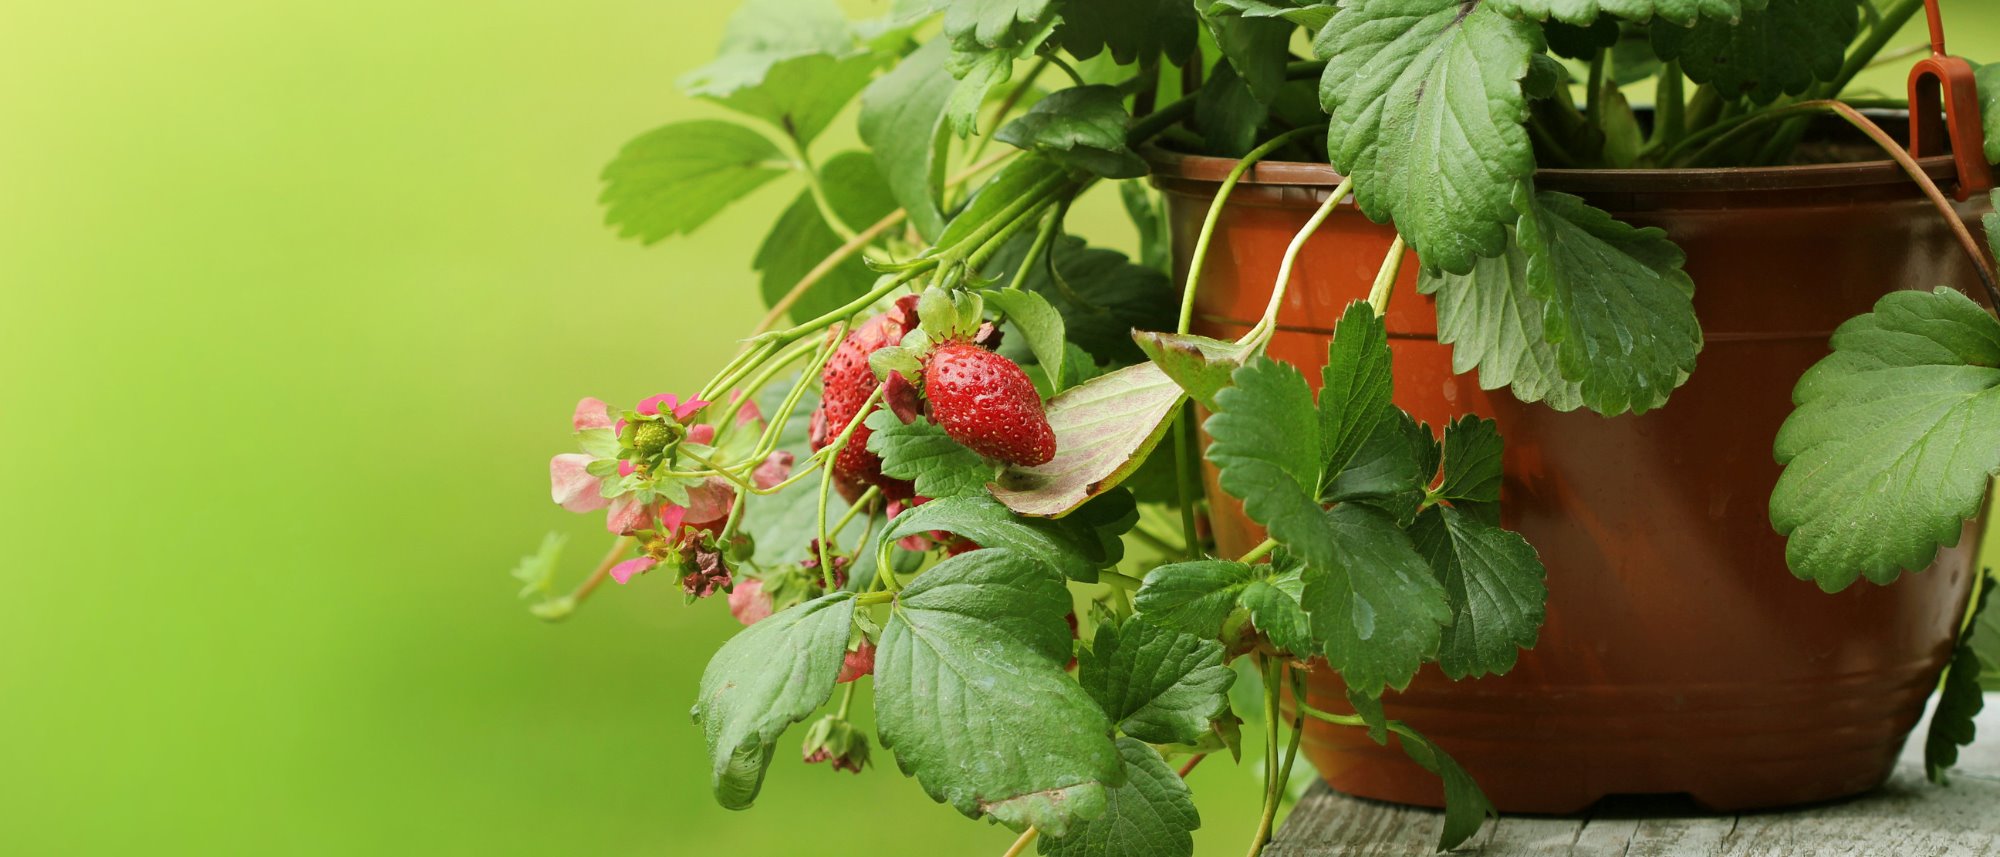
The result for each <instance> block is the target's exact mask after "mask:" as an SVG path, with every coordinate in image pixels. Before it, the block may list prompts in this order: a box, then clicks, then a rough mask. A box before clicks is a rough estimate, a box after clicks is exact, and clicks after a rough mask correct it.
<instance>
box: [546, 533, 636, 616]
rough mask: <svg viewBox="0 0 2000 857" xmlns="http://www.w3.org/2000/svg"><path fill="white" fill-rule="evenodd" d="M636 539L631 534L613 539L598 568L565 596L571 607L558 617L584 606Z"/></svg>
mask: <svg viewBox="0 0 2000 857" xmlns="http://www.w3.org/2000/svg"><path fill="white" fill-rule="evenodd" d="M634 541H636V539H634V538H632V537H631V536H619V537H618V538H617V540H615V541H613V542H612V543H611V549H610V550H608V551H605V552H604V559H603V560H601V561H599V562H598V563H597V568H595V569H593V570H592V571H591V572H590V576H589V577H586V578H584V579H583V582H582V583H579V584H577V585H576V590H575V591H573V592H571V593H570V594H569V595H567V596H565V597H564V598H563V600H564V601H567V602H568V608H569V609H568V610H565V611H563V612H562V613H561V614H559V615H558V616H557V618H563V617H567V616H568V615H569V612H570V611H572V610H575V609H576V608H578V607H581V606H583V602H584V601H586V600H589V598H590V593H592V592H596V591H597V587H599V586H602V585H603V584H604V578H606V577H609V576H611V567H612V566H614V565H617V564H618V560H619V558H621V557H623V556H625V552H626V551H629V550H631V549H632V543H633V542H634Z"/></svg>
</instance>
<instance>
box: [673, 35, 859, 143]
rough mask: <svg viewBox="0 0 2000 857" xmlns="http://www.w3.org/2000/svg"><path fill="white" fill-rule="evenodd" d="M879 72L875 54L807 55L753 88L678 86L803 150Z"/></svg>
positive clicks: (774, 68)
mask: <svg viewBox="0 0 2000 857" xmlns="http://www.w3.org/2000/svg"><path fill="white" fill-rule="evenodd" d="M881 66H882V57H880V56H877V55H875V54H868V53H859V54H848V55H845V56H836V55H833V54H817V53H816V54H806V55H804V56H796V57H791V58H788V59H782V60H779V61H777V62H775V63H773V64H772V65H771V66H770V67H769V68H768V69H767V70H766V71H765V73H764V75H763V79H762V80H760V81H759V82H758V83H757V84H756V85H754V86H730V85H727V84H719V83H717V82H714V81H710V80H705V79H702V78H699V77H697V78H694V79H691V80H684V81H683V82H682V86H683V87H684V88H686V89H687V90H688V92H689V94H691V95H696V96H700V97H702V98H705V99H707V100H709V101H713V102H715V103H717V104H720V105H722V106H724V107H727V108H729V109H731V110H734V111H737V112H738V113H743V114H746V115H749V116H755V117H757V118H759V119H762V120H764V121H766V122H769V123H771V124H772V125H774V126H776V127H777V128H778V130H780V131H782V132H784V133H785V134H786V135H787V136H790V137H791V138H792V139H794V140H797V141H798V143H799V145H800V146H806V145H810V144H811V143H812V141H813V140H814V139H815V138H817V137H818V136H819V134H820V132H821V131H824V130H826V126H828V125H829V124H832V122H833V118H834V117H835V116H837V115H839V114H840V111H841V110H843V109H845V108H846V107H847V105H848V102H851V101H853V100H854V96H856V95H859V94H860V93H861V90H862V88H863V87H866V86H867V85H868V82H869V80H870V79H872V78H873V77H874V76H875V70H876V69H878V68H880V67H881ZM697 74H699V73H697Z"/></svg>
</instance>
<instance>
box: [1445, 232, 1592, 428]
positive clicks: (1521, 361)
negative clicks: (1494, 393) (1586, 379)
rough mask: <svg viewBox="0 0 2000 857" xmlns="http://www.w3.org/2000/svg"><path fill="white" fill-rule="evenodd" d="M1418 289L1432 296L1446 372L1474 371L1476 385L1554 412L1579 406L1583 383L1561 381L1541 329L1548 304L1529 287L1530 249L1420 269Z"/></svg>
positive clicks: (1514, 246)
mask: <svg viewBox="0 0 2000 857" xmlns="http://www.w3.org/2000/svg"><path fill="white" fill-rule="evenodd" d="M1417 291H1419V292H1421V293H1423V294H1427V295H1431V296H1433V297H1435V298H1436V299H1437V323H1438V341H1439V342H1442V343H1444V344H1446V345H1449V346H1451V347H1452V348H1451V370H1452V371H1453V372H1457V373H1460V374H1463V373H1466V372H1470V371H1472V370H1474V369H1478V370H1479V387H1480V389H1483V390H1498V389H1500V388H1502V387H1511V388H1512V389H1511V392H1512V393H1513V395H1514V398H1516V399H1519V400H1521V401H1523V402H1541V403H1543V404H1545V405H1548V406H1549V407H1551V408H1554V409H1555V410H1558V411H1573V410H1576V409H1577V408H1580V407H1583V392H1582V390H1581V388H1580V386H1579V385H1578V384H1577V383H1576V382H1574V381H1569V380H1566V379H1564V378H1563V376H1562V369H1561V367H1560V366H1559V365H1558V363H1557V360H1556V347H1555V346H1554V345H1550V344H1549V342H1548V338H1547V336H1546V334H1545V333H1544V332H1543V328H1542V316H1543V314H1544V312H1545V305H1544V303H1543V302H1542V300H1541V298H1538V297H1536V296H1535V294H1534V291H1533V290H1532V289H1530V288H1529V287H1528V254H1527V253H1526V252H1525V251H1523V250H1522V249H1521V247H1520V244H1519V243H1518V242H1515V241H1509V242H1508V244H1507V251H1506V252H1505V253H1504V254H1502V255H1500V256H1497V257H1494V258H1490V259H1481V260H1479V261H1478V262H1477V263H1474V265H1473V266H1472V271H1471V272H1470V273H1466V274H1447V273H1443V272H1441V271H1424V272H1422V273H1420V274H1419V275H1418V277H1417Z"/></svg>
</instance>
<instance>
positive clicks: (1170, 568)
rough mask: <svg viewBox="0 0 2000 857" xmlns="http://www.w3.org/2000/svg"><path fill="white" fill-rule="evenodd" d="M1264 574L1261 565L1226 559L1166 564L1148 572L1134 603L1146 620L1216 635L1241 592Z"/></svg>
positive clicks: (1192, 631)
mask: <svg viewBox="0 0 2000 857" xmlns="http://www.w3.org/2000/svg"><path fill="white" fill-rule="evenodd" d="M1262 576H1263V575H1262V574H1261V573H1260V571H1259V570H1258V569H1253V568H1251V567H1250V566H1248V565H1244V564H1243V563H1240V562H1232V561H1230V560H1225V559H1203V560H1194V561H1191V562H1182V563H1174V564H1172V565H1163V566H1160V567H1159V568H1156V569H1153V570H1152V571H1149V572H1146V579H1145V582H1144V583H1143V584H1142V585H1141V586H1140V587H1139V592H1138V594H1137V595H1135V596H1134V597H1133V600H1132V606H1133V607H1134V608H1136V609H1137V610H1138V611H1139V614H1138V615H1139V617H1140V618H1141V619H1143V620H1145V621H1148V622H1152V623H1155V624H1158V625H1160V626H1162V627H1166V628H1172V629H1174V630H1177V631H1184V632H1186V633H1189V634H1195V635H1198V636H1202V637H1214V636H1216V635H1217V634H1219V633H1221V632H1222V623H1223V620H1225V619H1227V618H1228V617H1229V613H1230V611H1232V610H1235V609H1236V599H1237V596H1239V595H1240V594H1242V592H1243V591H1244V589H1246V588H1248V587H1249V586H1250V585H1251V584H1252V583H1253V582H1256V581H1257V580H1258V579H1259V578H1261V577H1262Z"/></svg>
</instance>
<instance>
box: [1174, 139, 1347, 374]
mask: <svg viewBox="0 0 2000 857" xmlns="http://www.w3.org/2000/svg"><path fill="white" fill-rule="evenodd" d="M1325 130H1326V126H1325V125H1309V126H1306V127H1304V128H1294V129H1292V130H1290V131H1286V132H1285V133H1283V134H1279V135H1278V136H1276V137H1272V138H1271V139H1270V140H1267V141H1265V143H1264V144H1263V145H1261V146H1258V147H1257V148H1255V149H1251V150H1250V154H1247V155H1244V156H1243V159H1242V160H1240V161H1237V162H1236V166H1235V167H1233V168H1231V169H1230V171H1229V175H1227V176H1225V177H1223V179H1222V186H1221V187H1219V188H1216V190H1215V201H1214V202H1211V203H1209V205H1208V217H1206V218H1204V219H1203V220H1202V222H1201V235H1200V236H1199V237H1197V238H1196V239H1195V242H1194V253H1192V254H1191V255H1190V256H1189V257H1188V258H1189V261H1188V275H1187V285H1186V286H1184V287H1182V289H1181V318H1180V326H1179V327H1177V328H1175V329H1174V330H1175V332H1176V333H1180V334H1186V333H1187V332H1188V328H1189V327H1191V326H1192V325H1193V323H1194V295H1195V290H1196V289H1197V288H1199V287H1200V285H1201V271H1202V268H1203V267H1204V263H1206V262H1207V261H1208V245H1209V242H1210V241H1212V240H1213V239H1214V238H1215V226H1216V224H1217V223H1219V222H1221V220H1222V209H1223V206H1224V205H1226V204H1227V203H1228V202H1229V195H1230V193H1232V192H1234V191H1235V190H1236V183H1237V182H1240V181H1242V180H1243V176H1244V175H1245V174H1247V173H1249V172H1250V168H1251V167H1254V166H1256V165H1257V162H1258V161H1261V160H1263V159H1265V158H1267V157H1269V156H1270V154H1271V153H1272V152H1275V151H1277V150H1279V149H1282V148H1284V147H1285V146H1286V145H1287V144H1289V143H1291V142H1292V141H1293V140H1296V139H1298V138H1300V137H1303V136H1305V135H1307V134H1311V133H1318V132H1322V131H1325Z"/></svg>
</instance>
